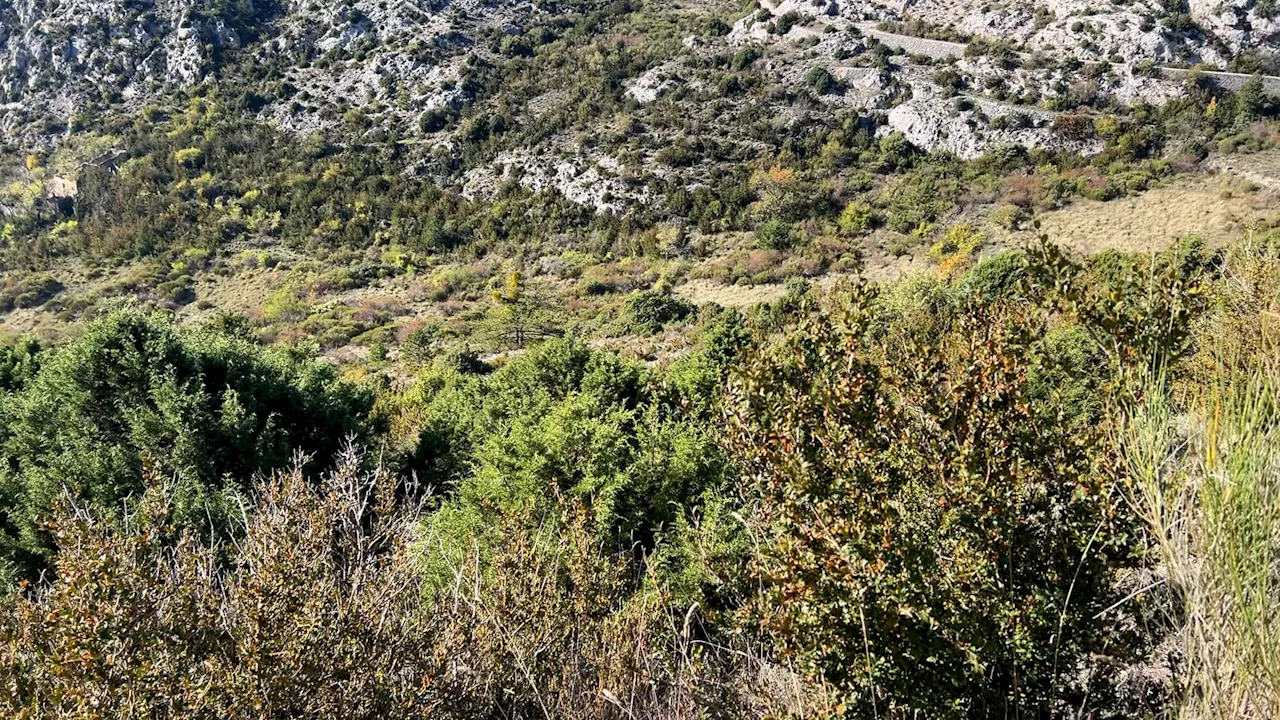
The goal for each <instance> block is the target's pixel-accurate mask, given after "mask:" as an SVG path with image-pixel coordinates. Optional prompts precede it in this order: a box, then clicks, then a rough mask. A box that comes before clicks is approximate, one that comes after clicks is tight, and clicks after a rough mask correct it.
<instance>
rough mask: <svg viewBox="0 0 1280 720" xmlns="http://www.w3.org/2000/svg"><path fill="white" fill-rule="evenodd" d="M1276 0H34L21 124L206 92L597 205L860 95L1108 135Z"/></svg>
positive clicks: (14, 37)
mask: <svg viewBox="0 0 1280 720" xmlns="http://www.w3.org/2000/svg"><path fill="white" fill-rule="evenodd" d="M1276 5H1277V3H1276V2H1275V0H1224V1H1223V2H1217V3H1212V2H1203V1H1200V0H1197V1H1196V2H1188V1H1187V0H1159V1H1157V0H1112V2H1110V3H1108V4H1105V5H1101V6H1099V5H1098V3H1089V2H1086V1H1085V0H1052V1H1051V2H1035V3H1032V2H1025V1H1022V0H1017V1H1012V0H1005V1H1003V2H1001V1H999V0H997V1H994V2H985V3H981V4H979V3H976V2H965V3H959V2H952V1H951V0H921V1H920V2H880V1H879V0H781V1H780V2H778V1H776V0H760V1H759V2H757V3H753V4H752V5H751V6H750V7H741V6H734V5H726V4H717V2H715V0H705V1H703V2H698V3H694V4H683V3H680V2H676V1H675V0H653V1H652V2H649V3H642V2H638V1H636V0H617V1H616V2H612V3H605V2H596V1H595V0H563V1H561V2H557V1H555V0H538V1H536V2H527V1H524V0H498V1H496V2H485V1H483V0H396V1H391V0H344V1H343V2H339V1H337V0H54V1H47V0H14V1H13V2H8V3H4V5H3V8H2V9H0V95H2V97H0V101H3V105H0V140H3V141H4V142H5V143H6V144H7V145H8V148H9V150H10V151H11V152H13V153H15V154H18V155H19V156H21V155H22V154H25V153H27V152H30V151H33V150H34V151H41V152H47V151H50V150H52V149H54V148H56V147H58V146H60V145H63V144H66V143H67V142H75V141H76V139H77V138H78V137H80V136H83V135H85V134H93V131H94V130H95V129H96V128H100V127H102V123H103V122H104V120H106V119H109V118H116V119H118V120H124V121H127V120H128V118H131V117H133V116H135V115H138V114H143V115H146V114H148V113H152V114H154V113H159V112H172V111H175V110H180V109H181V108H183V107H184V106H185V105H186V103H188V101H189V99H190V98H191V97H194V96H201V97H206V98H207V97H214V98H217V100H218V102H219V105H220V107H221V108H222V109H223V110H227V109H230V110H231V111H234V112H236V113H240V114H242V115H245V116H248V117H252V118H254V119H255V121H261V122H265V123H268V124H270V125H271V126H274V127H276V128H279V129H281V130H283V131H285V132H287V133H289V134H292V135H295V136H298V137H308V136H312V135H315V134H321V135H323V136H324V137H326V138H328V139H329V140H332V141H337V142H351V141H360V142H363V141H375V142H383V141H388V140H389V141H394V142H398V143H400V144H401V145H402V146H405V147H408V148H410V152H412V153H413V154H414V155H415V157H416V158H417V159H416V161H415V163H414V165H413V166H414V168H415V169H414V172H415V173H418V174H421V175H424V176H427V177H432V178H434V179H435V180H437V181H438V182H441V183H443V184H446V185H452V186H455V187H457V188H458V189H460V190H461V191H462V192H463V193H464V194H465V195H466V196H467V197H476V196H490V195H492V194H493V193H494V192H496V191H497V190H498V189H499V188H501V187H502V186H503V185H504V184H509V183H517V184H520V185H523V186H524V187H526V188H527V189H529V190H531V191H534V192H537V191H541V190H543V189H548V188H554V189H556V190H557V191H558V192H559V193H561V194H562V195H564V196H566V197H568V198H569V199H571V200H573V201H575V202H577V203H580V204H582V205H585V206H588V207H591V208H594V209H596V210H598V211H607V212H608V211H619V210H622V209H624V208H626V207H629V206H634V205H636V204H646V203H650V202H653V201H654V200H655V198H657V197H658V196H659V195H661V194H662V193H663V192H664V189H663V188H664V187H667V186H669V185H671V184H673V183H674V184H676V185H679V186H682V187H683V188H685V189H686V190H690V191H692V190H694V189H696V188H698V187H701V186H705V185H707V184H712V183H714V182H715V179H716V178H717V177H720V176H721V175H722V174H723V173H724V172H726V169H727V168H730V167H732V166H734V165H737V164H740V163H742V162H744V161H748V160H751V159H753V158H755V157H758V156H759V155H760V153H761V151H762V150H764V149H766V148H771V149H774V150H776V149H777V148H778V147H780V145H779V143H780V142H781V140H780V137H781V136H780V135H779V133H783V134H786V133H795V132H797V128H801V127H825V128H833V127H836V126H838V125H839V124H840V123H841V122H845V121H844V120H841V118H842V117H846V116H850V115H853V116H858V117H861V118H863V119H862V120H861V121H860V122H863V123H865V124H866V125H867V129H868V130H869V131H871V132H874V133H876V134H878V135H880V136H884V135H887V134H891V133H894V132H900V133H902V134H903V135H904V136H905V138H906V139H907V140H908V141H909V142H911V143H912V144H914V145H916V146H917V147H919V148H921V149H924V150H934V149H946V150H949V151H951V152H953V153H955V154H957V155H959V156H960V157H962V158H971V157H976V156H978V155H980V154H982V153H983V152H985V151H986V150H987V149H988V148H990V147H992V146H994V145H998V144H1007V143H1016V144H1019V145H1023V146H1025V147H1029V148H1043V149H1047V150H1069V151H1072V152H1077V153H1082V154H1086V155H1087V154H1091V153H1095V152H1098V151H1099V150H1100V149H1101V145H1100V143H1099V141H1098V140H1097V139H1096V138H1093V137H1086V136H1084V135H1081V134H1080V133H1072V132H1069V131H1068V132H1064V126H1063V124H1062V123H1061V122H1060V121H1059V116H1060V115H1061V113H1063V112H1064V111H1075V110H1078V109H1081V108H1085V109H1090V108H1092V109H1097V110H1107V109H1116V108H1125V107H1128V106H1131V105H1133V104H1134V103H1135V102H1145V103H1152V104H1157V105H1158V104H1161V103H1164V102H1166V101H1167V100H1169V99H1171V98H1175V97H1179V96H1180V95H1181V93H1182V89H1183V85H1184V83H1185V78H1182V77H1181V76H1170V75H1168V74H1165V73H1162V71H1161V68H1162V67H1163V66H1171V67H1187V66H1190V65H1205V66H1208V67H1210V68H1217V69H1220V70H1227V69H1237V70H1245V71H1247V72H1253V71H1258V70H1268V69H1270V68H1272V67H1273V66H1274V65H1275V62H1276V58H1277V53H1278V52H1280V45H1278V44H1277V43H1278V41H1280V14H1278V13H1277V9H1276Z"/></svg>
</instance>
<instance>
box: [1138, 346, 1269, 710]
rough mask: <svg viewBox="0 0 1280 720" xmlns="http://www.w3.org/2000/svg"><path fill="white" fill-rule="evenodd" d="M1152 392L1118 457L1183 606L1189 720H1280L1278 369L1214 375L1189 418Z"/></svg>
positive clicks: (1160, 392) (1264, 365) (1259, 366)
mask: <svg viewBox="0 0 1280 720" xmlns="http://www.w3.org/2000/svg"><path fill="white" fill-rule="evenodd" d="M1154 385H1155V387H1154V388H1153V389H1152V391H1150V392H1148V393H1147V397H1146V399H1145V400H1144V401H1143V402H1142V403H1141V405H1140V406H1139V407H1138V409H1137V410H1136V411H1135V412H1133V413H1132V414H1131V415H1130V417H1129V418H1128V419H1127V420H1126V422H1125V424H1124V426H1123V430H1122V452H1123V459H1124V461H1125V464H1126V465H1127V469H1128V471H1129V473H1130V475H1131V477H1132V479H1133V491H1134V492H1133V499H1134V501H1135V503H1136V505H1137V508H1138V511H1139V512H1140V514H1141V515H1142V516H1143V518H1144V519H1145V520H1146V521H1147V523H1148V525H1149V530H1150V532H1151V534H1152V536H1153V539H1154V542H1155V546H1156V548H1157V549H1158V551H1159V553H1160V557H1161V560H1162V562H1163V563H1164V566H1165V568H1166V572H1167V578H1168V582H1169V583H1170V584H1171V585H1172V586H1173V588H1174V589H1175V590H1176V591H1177V592H1178V593H1179V595H1180V596H1181V599H1182V617H1181V618H1179V620H1180V621H1181V622H1182V623H1183V626H1182V630H1181V635H1182V639H1183V642H1184V643H1185V652H1186V656H1187V674H1188V685H1187V692H1186V696H1185V698H1184V701H1183V707H1182V710H1183V713H1182V715H1183V716H1184V717H1187V718H1195V719H1196V720H1199V719H1202V718H1203V719H1216V718H1224V719H1225V718H1275V717H1280V402H1277V399H1280V363H1277V362H1276V361H1275V359H1274V358H1263V359H1259V360H1255V361H1254V362H1253V363H1251V367H1247V368H1246V369H1243V370H1235V371H1223V372H1221V373H1219V375H1218V377H1217V378H1216V379H1215V380H1214V381H1212V382H1209V383H1206V386H1205V387H1204V388H1203V390H1202V392H1201V393H1200V395H1199V396H1198V397H1196V398H1194V399H1193V400H1192V401H1191V402H1190V403H1189V408H1188V411H1187V412H1186V413H1185V414H1182V415H1179V414H1178V413H1177V412H1176V411H1175V410H1174V407H1173V405H1172V403H1171V402H1170V401H1169V399H1168V395H1167V393H1165V392H1164V389H1163V387H1162V383H1155V384H1154Z"/></svg>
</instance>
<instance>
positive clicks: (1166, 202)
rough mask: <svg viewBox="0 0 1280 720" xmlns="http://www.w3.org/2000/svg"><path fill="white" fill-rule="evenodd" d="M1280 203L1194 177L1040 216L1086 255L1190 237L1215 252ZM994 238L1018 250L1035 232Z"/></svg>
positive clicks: (1218, 180) (1054, 234)
mask: <svg viewBox="0 0 1280 720" xmlns="http://www.w3.org/2000/svg"><path fill="white" fill-rule="evenodd" d="M1277 210H1280V203H1277V201H1276V198H1274V197H1272V196H1269V195H1267V194H1265V193H1261V192H1249V191H1248V188H1247V185H1246V183H1245V182H1244V181H1240V180H1237V179H1235V178H1231V177H1226V176H1210V177H1188V178H1181V179H1178V180H1175V181H1173V182H1171V183H1169V184H1168V185H1165V186H1163V187H1158V188H1155V189H1152V190H1149V191H1147V192H1145V193H1142V194H1141V195H1137V196H1133V197H1125V198H1120V199H1117V200H1111V201H1108V202H1099V201H1096V200H1077V201H1076V202H1073V203H1072V204H1071V205H1069V206H1067V207H1065V208H1063V209H1061V210H1055V211H1052V212H1047V213H1044V214H1042V215H1040V216H1039V219H1040V224H1041V229H1042V231H1043V232H1046V233H1048V234H1049V237H1051V238H1053V240H1054V242H1056V243H1059V244H1061V245H1063V246H1066V247H1069V248H1071V249H1072V250H1075V251H1077V252H1081V253H1085V254H1093V253H1098V252H1102V251H1103V250H1112V249H1114V250H1121V251H1127V252H1151V251H1154V250H1160V249H1162V248H1165V247H1168V246H1169V244H1170V243H1172V242H1173V241H1174V240H1177V239H1178V238H1180V237H1183V236H1186V235H1198V236H1200V237H1202V238H1204V240H1205V241H1206V242H1207V243H1209V244H1210V245H1212V246H1218V245H1222V244H1225V243H1226V242H1227V241H1229V240H1231V239H1233V238H1236V237H1239V236H1240V234H1241V233H1242V232H1243V231H1244V230H1245V229H1247V228H1248V227H1249V226H1250V225H1251V224H1252V223H1256V222H1258V221H1260V220H1263V219H1265V218H1268V217H1274V216H1275V215H1276V214H1277ZM987 230H988V232H990V234H991V237H992V238H994V239H996V240H997V242H1000V243H1002V244H1005V245H1010V246H1017V245H1022V244H1026V243H1027V242H1030V241H1032V240H1034V235H1035V233H1034V232H1031V231H1023V232H1018V233H1008V232H1005V231H1002V230H1000V229H998V228H987Z"/></svg>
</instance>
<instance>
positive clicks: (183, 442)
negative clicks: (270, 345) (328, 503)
mask: <svg viewBox="0 0 1280 720" xmlns="http://www.w3.org/2000/svg"><path fill="white" fill-rule="evenodd" d="M29 353H30V350H29V349H28V348H22V347H20V348H17V349H14V350H10V351H7V361H6V363H5V364H6V365H7V366H9V367H12V368H14V369H13V370H10V371H9V377H10V378H11V380H10V383H9V384H10V385H11V386H14V387H13V390H12V391H11V392H9V393H6V394H5V395H3V396H0V413H2V414H0V423H2V424H0V443H2V446H0V447H2V448H3V454H4V465H3V467H2V468H0V493H2V498H3V499H2V501H0V513H2V520H0V528H3V533H4V543H5V545H6V548H5V552H6V554H7V555H9V556H10V557H11V558H12V557H13V554H14V553H15V552H18V553H20V554H21V555H22V557H24V558H27V559H28V560H29V559H30V558H31V556H32V555H33V554H46V553H48V552H49V551H50V549H51V544H50V542H49V538H48V537H47V536H46V535H45V534H44V533H43V532H42V531H41V529H40V526H39V525H40V523H41V521H43V520H44V519H46V518H47V517H48V515H49V512H50V510H51V507H52V505H53V503H54V501H55V500H56V498H57V497H58V495H59V494H60V493H61V492H62V491H63V490H64V489H65V490H69V491H70V492H72V493H74V494H75V495H76V497H77V498H78V499H79V501H80V502H83V503H86V504H88V505H90V506H95V507H100V508H107V509H112V510H115V509H118V508H119V507H120V504H121V503H122V502H124V501H126V500H127V499H128V498H129V497H131V496H132V495H135V494H136V493H138V492H139V491H141V489H142V487H143V477H144V471H146V472H149V473H152V474H154V475H155V476H158V477H172V478H174V479H176V480H177V481H179V482H180V483H181V485H182V487H183V488H184V492H187V493H189V494H190V497H188V501H189V502H190V503H192V505H191V506H190V507H188V508H186V510H187V511H188V512H190V513H191V517H189V518H187V519H188V520H192V521H195V522H198V523H203V521H204V516H205V510H204V509H203V508H201V507H200V505H201V502H202V501H201V500H200V498H202V497H205V496H207V495H213V496H216V495H217V493H218V492H219V490H220V489H222V488H224V487H228V486H230V487H235V486H236V483H237V482H244V481H246V480H248V479H249V478H251V477H252V476H253V474H254V473H255V472H258V471H265V470H272V469H275V468H280V467H284V466H285V465H287V464H288V462H289V461H290V459H291V458H292V457H293V455H294V454H295V453H307V454H312V453H323V454H325V455H328V454H330V453H332V449H333V448H334V447H335V444H337V443H339V442H340V441H342V440H343V439H344V438H345V437H347V436H350V435H358V434H360V433H361V432H362V428H363V425H362V419H363V417H364V415H365V413H366V411H367V410H368V408H369V406H370V402H371V398H370V397H369V396H368V395H367V394H366V393H365V392H363V391H360V390H358V389H356V388H354V387H351V386H348V385H345V384H343V383H341V382H339V381H338V380H337V379H336V377H335V373H334V371H333V369H332V368H331V367H330V366H327V365H324V364H321V363H318V362H316V361H314V360H313V359H312V358H311V357H310V356H309V354H308V351H307V350H306V349H305V348H298V349H293V350H291V349H286V348H280V349H277V350H272V351H264V350H263V349H261V348H260V347H259V346H257V345H256V344H255V343H253V342H251V341H250V340H248V339H246V338H245V337H243V336H237V335H234V334H227V333H225V332H221V331H218V330H216V329H199V328H197V329H192V330H186V331H179V330H178V329H176V328H175V327H173V326H172V325H171V324H170V322H169V321H167V320H163V319H160V318H158V317H148V316H145V315H142V314H139V313H137V312H133V311H128V310H122V311H117V312H114V313H112V314H110V315H108V316H106V317H104V318H103V319H101V320H98V321H96V322H94V323H92V324H90V325H88V327H86V329H85V332H84V334H83V336H81V337H80V338H79V339H77V340H76V341H74V342H72V343H70V344H68V345H66V346H64V347H60V348H57V349H53V350H50V351H47V354H46V355H41V356H40V357H39V360H38V365H39V368H38V370H36V371H34V372H33V371H32V370H31V369H30V367H31V363H32V359H31V357H30V354H29ZM10 363H12V364H10ZM15 379H17V380H18V381H17V382H15Z"/></svg>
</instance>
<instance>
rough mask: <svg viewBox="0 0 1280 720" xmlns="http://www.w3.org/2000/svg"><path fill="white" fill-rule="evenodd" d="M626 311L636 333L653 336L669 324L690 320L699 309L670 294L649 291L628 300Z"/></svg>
mask: <svg viewBox="0 0 1280 720" xmlns="http://www.w3.org/2000/svg"><path fill="white" fill-rule="evenodd" d="M626 311H627V317H628V318H629V322H630V327H631V328H632V329H633V331H634V332H636V333H638V334H641V335H652V334H654V333H656V332H658V331H659V330H661V329H662V328H663V326H665V325H667V324H669V323H674V322H680V321H683V320H686V319H688V318H689V317H691V316H692V315H693V314H694V313H695V312H697V308H695V307H694V306H693V305H692V304H691V303H689V302H688V301H686V300H684V299H682V298H678V297H676V296H674V295H672V294H671V293H670V292H663V291H661V290H647V291H645V292H640V293H636V294H635V295H632V296H631V297H629V298H627V305H626Z"/></svg>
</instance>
